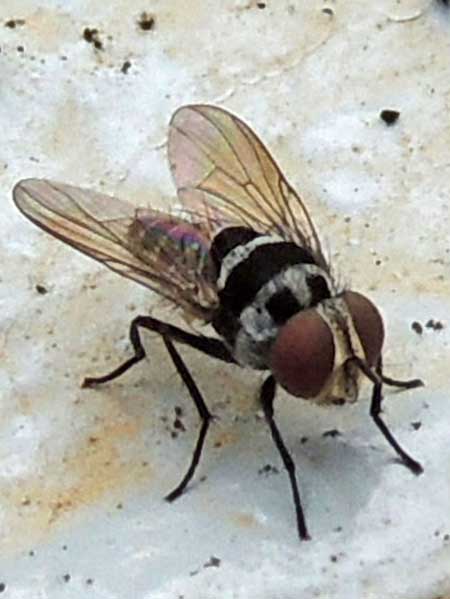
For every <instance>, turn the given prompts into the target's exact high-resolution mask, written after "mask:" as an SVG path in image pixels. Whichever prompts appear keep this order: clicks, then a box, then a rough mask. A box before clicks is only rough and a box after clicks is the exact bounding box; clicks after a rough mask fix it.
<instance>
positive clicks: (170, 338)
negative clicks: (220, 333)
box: [82, 316, 234, 501]
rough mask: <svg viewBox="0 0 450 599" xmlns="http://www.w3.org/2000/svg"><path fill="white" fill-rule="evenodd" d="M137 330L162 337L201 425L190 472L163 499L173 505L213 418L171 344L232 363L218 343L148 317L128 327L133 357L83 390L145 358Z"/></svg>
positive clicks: (194, 465)
mask: <svg viewBox="0 0 450 599" xmlns="http://www.w3.org/2000/svg"><path fill="white" fill-rule="evenodd" d="M139 328H144V329H148V330H150V331H153V332H156V333H159V334H160V335H161V336H162V338H163V341H164V344H165V346H166V349H167V351H168V352H169V355H170V357H171V359H172V362H173V364H174V366H175V368H176V370H177V372H178V374H179V375H180V378H181V380H182V381H183V383H184V384H185V385H186V387H187V389H188V391H189V394H190V396H191V397H192V399H193V401H194V404H195V407H196V408H197V411H198V414H199V416H200V419H201V421H202V424H201V427H200V431H199V434H198V437H197V443H196V445H195V449H194V453H193V454H192V459H191V463H190V465H189V468H188V470H187V472H186V474H185V475H184V477H183V479H182V480H181V482H180V484H179V485H178V486H177V487H176V488H175V489H174V490H173V491H172V492H171V493H169V494H168V495H167V496H166V497H165V499H166V500H167V501H174V500H175V499H177V498H178V497H179V496H180V495H181V494H182V493H183V491H184V490H185V488H186V486H187V485H188V484H189V482H190V480H191V479H192V477H193V476H194V473H195V470H196V468H197V466H198V464H199V462H200V457H201V453H202V449H203V445H204V442H205V438H206V433H207V432H208V428H209V423H210V421H211V418H212V415H211V413H210V411H209V410H208V407H207V406H206V404H205V401H204V399H203V397H202V395H201V393H200V391H199V389H198V387H197V385H196V383H195V381H194V379H193V378H192V376H191V374H190V372H189V370H188V369H187V367H186V365H185V363H184V361H183V359H182V358H181V356H180V354H179V353H178V351H177V349H176V348H175V346H174V344H173V342H174V341H175V342H178V343H184V344H185V345H189V346H190V347H193V348H194V349H197V350H198V351H201V352H203V353H205V354H207V355H208V356H210V357H212V358H216V359H218V360H222V361H224V362H234V359H233V357H232V356H231V354H230V353H229V352H228V350H227V349H226V347H225V346H224V345H223V343H222V342H221V341H220V340H219V339H215V338H213V337H202V336H200V335H193V334H191V333H187V332H186V331H183V330H182V329H179V328H178V327H174V326H173V325H170V324H168V323H165V322H161V321H160V320H157V319H155V318H152V317H150V316H138V317H136V318H135V319H134V320H133V321H132V323H131V326H130V341H131V344H132V346H133V349H134V356H133V357H131V358H129V359H128V360H126V361H125V362H124V363H123V364H121V365H120V366H118V367H117V368H115V369H114V370H113V371H112V372H110V373H109V374H106V375H104V376H101V377H97V378H86V379H85V380H84V382H83V384H82V386H83V387H95V386H96V385H100V384H102V383H106V382H108V381H112V380H113V379H116V378H118V377H119V376H121V375H122V374H123V373H124V372H126V371H127V370H128V369H129V368H131V367H132V366H134V364H137V363H138V362H140V361H141V360H143V359H144V358H145V349H144V347H143V345H142V342H141V338H140V335H139Z"/></svg>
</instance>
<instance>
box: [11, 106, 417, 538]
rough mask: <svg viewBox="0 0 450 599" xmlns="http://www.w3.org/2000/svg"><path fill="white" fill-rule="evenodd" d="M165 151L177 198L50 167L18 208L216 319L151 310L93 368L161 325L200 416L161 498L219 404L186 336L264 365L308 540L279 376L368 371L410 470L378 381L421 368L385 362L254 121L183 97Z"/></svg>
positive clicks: (325, 395)
mask: <svg viewBox="0 0 450 599" xmlns="http://www.w3.org/2000/svg"><path fill="white" fill-rule="evenodd" d="M168 155H169V163H170V168H171V172H172V175H173V178H174V181H175V184H176V187H177V193H178V199H179V201H180V203H181V205H182V210H181V211H180V213H179V214H178V213H177V214H174V213H165V212H161V211H158V210H153V209H151V208H136V207H134V206H133V205H132V204H129V203H127V202H124V201H122V200H119V199H117V198H113V197H109V196H106V195H104V194H101V193H97V192H94V191H88V190H84V189H80V188H78V187H72V186H70V185H66V184H61V183H57V182H54V181H49V180H40V179H26V180H23V181H20V182H19V183H18V184H17V185H16V186H15V188H14V192H13V196H14V201H15V203H16V205H17V207H18V208H19V210H20V211H21V212H22V213H23V214H24V215H25V216H26V217H27V218H29V219H30V220H31V221H32V222H33V223H35V224H36V225H37V226H39V227H41V228H42V229H44V230H45V231H47V232H48V233H50V234H51V235H53V236H54V237H57V238H58V239H61V240H62V241H64V242H65V243H67V244H69V245H71V246H72V247H74V248H76V249H77V250H79V251H81V252H83V253H84V254H87V255H88V256H90V257H91V258H94V259H95V260H98V261H100V262H102V263H103V264H105V265H106V266H107V267H108V268H110V269H111V270H113V271H115V272H117V273H119V274H120V275H122V276H124V277H127V278H129V279H132V280H133V281H136V282H138V283H140V284H141V285H144V286H146V287H148V288H150V289H152V290H153V291H155V292H156V293H157V294H159V295H160V296H161V297H163V298H165V299H166V300H168V301H169V302H170V303H171V304H172V305H173V306H175V307H177V308H178V309H179V310H180V311H181V313H182V314H183V315H184V317H185V319H186V321H187V322H192V321H194V320H195V321H197V322H200V323H202V324H204V325H211V327H212V329H213V330H214V332H215V335H214V336H207V335H203V334H194V333H192V332H190V331H188V330H183V329H181V328H179V327H176V326H174V325H172V324H170V323H167V322H162V321H161V320H157V319H156V318H153V317H150V316H137V317H136V318H135V319H134V320H133V321H132V323H131V326H130V341H131V345H132V347H133V350H134V355H133V356H132V357H131V358H129V359H127V360H126V361H124V362H123V363H122V364H121V365H120V366H118V367H117V368H115V369H114V370H113V371H112V372H110V373H108V374H105V375H104V376H99V377H96V378H86V379H85V380H84V382H83V387H96V386H97V385H101V384H103V383H107V382H109V381H112V380H114V379H116V378H117V377H119V376H121V375H122V374H124V373H125V372H126V371H127V370H128V369H129V368H131V367H132V366H134V365H135V364H137V363H138V362H140V361H141V360H143V359H144V357H145V355H146V354H145V349H144V347H143V345H142V342H141V338H140V330H141V329H148V330H150V331H153V332H155V333H158V334H159V335H160V336H161V337H162V340H163V343H164V345H165V347H166V349H167V351H168V353H169V355H170V357H171V359H172V362H173V364H174V366H175V368H176V370H177V372H178V374H179V375H180V377H181V379H182V381H183V383H184V384H185V386H186V388H187V390H188V392H189V394H190V396H191V397H192V400H193V401H194V404H195V407H196V408H197V411H198V414H199V416H200V420H201V426H200V430H199V434H198V438H197V443H196V445H195V449H194V452H193V455H192V459H191V462H190V465H189V468H188V469H187V472H186V474H185V475H184V477H183V478H182V480H181V481H180V483H179V484H178V486H177V487H175V489H173V491H172V492H171V493H169V494H168V495H167V497H166V499H167V500H168V501H173V500H175V499H177V498H178V497H179V496H180V495H181V494H182V493H183V492H184V491H185V489H186V487H187V485H188V484H189V482H190V480H191V479H192V477H193V476H194V473H195V471H196V469H197V466H198V464H199V462H200V457H201V453H202V450H203V445H204V442H205V438H206V434H207V432H208V428H209V424H210V422H211V418H212V415H211V413H210V411H209V409H208V407H207V405H206V403H205V401H204V399H203V397H202V394H201V392H200V390H199V388H198V386H197V384H196V383H195V381H194V379H193V378H192V376H191V374H190V372H189V370H188V368H187V366H186V364H185V362H184V360H183V358H182V357H181V355H180V354H179V352H178V349H177V346H178V345H180V344H183V345H188V346H190V347H192V348H193V349H195V350H197V351H200V352H202V353H203V354H206V355H207V356H210V357H212V358H215V359H217V360H221V361H223V362H227V363H231V364H237V365H239V366H241V367H245V368H252V369H255V370H261V371H266V372H267V373H268V374H267V377H266V378H265V380H264V382H263V384H262V386H261V389H260V392H259V399H260V404H261V407H262V410H263V412H264V416H265V419H266V421H267V424H268V426H269V429H270V432H271V435H272V439H273V441H274V443H275V446H276V448H277V450H278V452H279V454H280V456H281V459H282V461H283V464H284V467H285V469H286V471H287V473H288V476H289V481H290V487H291V491H292V495H293V501H294V506H295V513H296V524H297V530H298V534H299V536H300V539H309V534H308V529H307V526H306V521H305V517H304V512H303V508H302V502H301V498H300V491H299V487H298V484H297V478H296V473H295V465H294V462H293V460H292V458H291V456H290V454H289V451H288V449H287V447H286V445H285V442H284V440H283V438H282V435H281V433H280V431H279V428H278V426H277V424H276V421H275V418H274V409H273V403H274V398H275V394H276V388H277V385H280V386H281V387H283V388H284V389H285V390H286V391H287V392H288V393H290V394H291V395H294V396H296V397H301V398H303V399H307V400H311V401H314V402H316V403H319V404H327V403H328V404H329V403H334V404H343V403H352V402H355V401H356V400H357V398H358V392H359V386H360V382H361V379H362V378H363V377H366V378H367V379H369V380H370V381H371V382H372V384H373V391H372V399H371V406H370V415H371V417H372V418H373V420H374V422H375V424H376V425H377V427H378V428H379V430H380V431H381V433H382V434H383V435H384V437H385V439H386V440H387V442H388V443H389V444H390V445H391V447H392V448H393V450H394V451H395V452H396V454H397V456H398V458H399V459H400V460H401V462H402V463H403V464H404V465H405V466H406V467H407V468H409V469H410V470H411V471H412V472H413V473H414V474H420V473H421V472H422V466H421V465H420V464H419V463H418V462H416V461H415V460H414V459H413V458H412V457H410V456H409V455H408V454H407V453H406V452H405V451H404V450H403V449H402V447H401V446H400V445H399V443H398V442H397V441H396V439H395V438H394V436H393V435H392V433H391V432H390V430H389V429H388V427H387V425H386V424H385V422H384V420H383V419H382V417H381V402H382V385H383V384H386V385H391V386H395V387H401V388H404V389H412V388H414V387H419V386H420V385H422V384H423V383H422V381H420V380H419V379H413V380H409V381H397V380H394V379H391V378H389V377H387V376H385V375H384V374H383V370H382V346H383V340H384V328H383V321H382V318H381V316H380V313H379V311H378V309H377V308H376V307H375V306H374V304H373V303H372V302H371V301H370V300H369V299H368V298H367V297H365V296H364V295H361V294H359V293H357V292H355V291H352V290H349V289H342V288H338V284H337V282H336V281H335V279H334V277H333V275H332V271H331V267H330V264H329V261H328V260H327V259H326V257H325V256H324V253H323V251H322V247H321V244H320V241H319V237H318V235H317V232H316V229H315V227H314V224H313V222H312V219H311V217H310V215H309V213H308V211H307V209H306V207H305V205H304V203H303V201H302V199H301V197H300V196H299V195H298V194H297V193H296V192H295V190H294V189H293V188H292V187H291V186H290V184H289V183H288V181H287V180H286V178H285V177H284V175H283V174H282V172H281V171H280V169H279V168H278V166H277V164H276V163H275V161H274V159H273V158H272V157H271V155H270V153H269V152H268V150H267V149H266V148H265V146H264V145H263V143H262V142H261V141H260V140H259V138H258V137H257V136H256V135H255V133H254V132H253V131H252V130H251V129H250V128H249V127H248V125H246V124H245V123H244V122H243V121H241V120H240V119H239V118H237V117H236V116H234V115H232V114H230V113H229V112H227V111H225V110H223V109H221V108H218V107H214V106H207V105H192V106H184V107H182V108H180V109H179V110H177V111H176V112H175V114H174V115H173V117H172V120H171V122H170V130H169V139H168Z"/></svg>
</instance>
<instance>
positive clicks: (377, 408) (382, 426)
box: [355, 358, 423, 475]
mask: <svg viewBox="0 0 450 599" xmlns="http://www.w3.org/2000/svg"><path fill="white" fill-rule="evenodd" d="M355 361H356V364H357V365H358V366H359V368H360V369H361V370H362V371H363V372H364V374H365V375H366V376H367V378H369V379H370V380H371V381H372V382H373V391H372V400H371V404H370V415H371V416H372V418H373V420H374V422H375V424H376V425H377V427H378V428H379V430H380V431H381V432H382V434H383V436H384V438H385V439H386V441H387V442H388V443H389V445H390V446H391V447H392V448H393V449H394V451H395V452H396V453H397V455H398V456H399V458H400V459H401V461H402V462H403V464H404V465H405V466H406V467H407V468H409V470H411V472H413V473H414V474H417V475H418V474H422V472H423V466H422V465H421V464H419V462H417V461H416V460H414V459H413V458H412V457H411V456H410V455H408V454H407V453H406V451H405V450H404V449H403V448H402V447H401V446H400V445H399V443H398V441H397V440H396V439H395V438H394V436H393V434H392V433H391V431H390V430H389V429H388V427H387V425H386V423H385V422H384V420H383V419H382V418H381V415H380V414H381V403H382V401H383V396H382V393H381V391H382V386H383V383H384V382H385V383H386V384H388V385H393V386H395V387H401V388H404V389H414V388H415V387H421V386H423V382H422V381H421V380H420V379H412V380H410V381H396V380H394V379H390V378H389V377H385V376H384V375H383V372H382V371H383V367H382V361H381V358H380V359H379V361H378V364H377V366H376V369H375V370H376V373H373V372H372V371H371V369H370V368H369V367H368V365H367V364H366V363H365V362H364V361H363V360H361V359H360V358H355Z"/></svg>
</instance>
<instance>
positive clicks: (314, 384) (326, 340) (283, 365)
mask: <svg viewBox="0 0 450 599" xmlns="http://www.w3.org/2000/svg"><path fill="white" fill-rule="evenodd" d="M334 357H335V348H334V339H333V334H332V332H331V330H330V327H329V326H328V324H327V323H326V322H325V321H324V320H323V318H322V317H321V316H320V315H319V313H318V312H317V311H316V310H314V309H310V310H305V311H303V312H300V313H297V314H296V315H295V316H293V317H292V318H291V319H290V320H288V321H287V322H286V324H285V325H283V327H282V328H281V330H280V332H279V334H278V337H277V338H276V340H275V343H274V345H273V347H272V349H271V352H270V357H269V366H270V369H271V371H272V374H273V375H274V377H275V379H276V381H277V382H278V383H279V384H280V385H281V386H282V387H283V388H284V389H286V391H287V392H288V393H290V394H291V395H294V396H296V397H304V398H311V397H316V396H317V395H319V393H320V392H321V391H322V389H323V388H324V386H325V384H326V382H327V380H328V379H329V377H330V375H331V374H332V372H333V368H334Z"/></svg>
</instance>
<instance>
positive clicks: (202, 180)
mask: <svg viewBox="0 0 450 599" xmlns="http://www.w3.org/2000/svg"><path fill="white" fill-rule="evenodd" d="M168 153H169V162H170V167H171V171H172V175H173V177H174V180H175V184H176V186H177V190H178V195H179V197H180V199H181V201H182V202H183V204H184V205H185V206H186V208H187V209H188V210H192V211H193V212H197V213H198V214H205V213H206V214H208V215H212V219H213V220H214V221H215V222H217V223H220V222H223V224H224V225H225V224H241V225H244V226H248V227H250V228H253V229H255V230H257V231H261V232H269V233H273V234H277V235H280V236H281V237H282V238H283V239H285V240H287V241H293V242H295V243H297V244H299V245H301V246H303V247H304V248H306V249H308V250H309V251H310V252H311V254H312V255H313V256H314V258H315V261H316V262H317V264H318V265H319V266H321V267H323V268H325V269H326V270H329V268H328V264H327V261H326V259H325V257H324V255H323V252H322V248H321V245H320V241H319V237H318V235H317V232H316V230H315V227H314V224H313V222H312V219H311V217H310V216H309V213H308V211H307V209H306V207H305V205H304V203H303V201H302V200H301V198H300V197H299V196H298V194H297V193H296V192H295V191H294V189H293V188H292V187H291V186H290V185H289V183H288V182H287V180H286V178H285V177H284V175H283V174H282V172H281V171H280V169H279V168H278V166H277V164H276V163H275V161H274V159H273V158H272V156H271V155H270V153H269V151H268V150H267V149H266V148H265V146H264V145H263V143H262V142H261V141H260V139H259V138H258V137H257V136H256V134H255V133H254V132H253V131H252V130H251V129H250V128H249V127H248V125H246V124H245V123H244V122H243V121H241V120H240V119H239V118H237V117H236V116H234V115H232V114H231V113H229V112H227V111H225V110H223V109H222V108H218V107H216V106H207V105H191V106H184V107H182V108H180V109H178V110H177V111H176V112H175V114H174V115H173V117H172V120H171V123H170V132H169V144H168Z"/></svg>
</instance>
